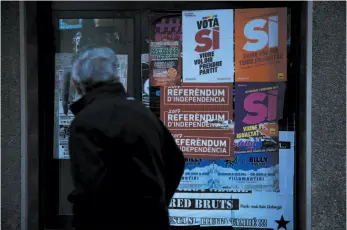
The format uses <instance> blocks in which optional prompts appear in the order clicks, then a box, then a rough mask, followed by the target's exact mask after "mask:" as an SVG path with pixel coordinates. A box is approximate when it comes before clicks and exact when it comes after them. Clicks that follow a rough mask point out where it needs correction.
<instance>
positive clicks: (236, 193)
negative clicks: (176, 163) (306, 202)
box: [169, 131, 294, 230]
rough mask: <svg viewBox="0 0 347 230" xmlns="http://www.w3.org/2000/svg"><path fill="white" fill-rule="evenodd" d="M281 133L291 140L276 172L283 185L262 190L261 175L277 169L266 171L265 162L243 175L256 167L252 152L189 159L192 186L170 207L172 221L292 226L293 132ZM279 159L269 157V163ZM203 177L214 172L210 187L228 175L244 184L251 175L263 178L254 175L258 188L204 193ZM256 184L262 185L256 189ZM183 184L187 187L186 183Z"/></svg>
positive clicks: (281, 153) (282, 151)
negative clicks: (215, 158) (218, 158)
mask: <svg viewBox="0 0 347 230" xmlns="http://www.w3.org/2000/svg"><path fill="white" fill-rule="evenodd" d="M279 136H280V141H282V142H287V144H288V145H286V147H287V148H286V149H280V150H279V160H278V163H277V164H276V168H277V171H275V172H274V173H275V174H276V175H277V176H276V177H277V181H279V185H276V186H277V187H278V188H279V190H277V191H276V190H275V191H271V192H266V191H264V190H263V191H261V190H259V188H260V187H261V186H262V184H263V180H262V178H264V179H265V178H266V177H268V178H269V175H270V177H271V174H273V172H270V173H265V172H264V168H262V167H261V166H260V165H258V166H254V168H253V170H254V175H246V174H244V173H245V172H247V171H249V170H247V168H248V169H250V168H251V167H253V166H252V164H253V162H252V161H253V159H251V158H250V156H251V155H252V154H243V155H244V157H243V158H242V159H241V158H239V159H240V161H238V162H237V161H236V160H234V161H213V160H200V159H193V160H188V159H187V161H186V169H185V173H187V172H190V175H189V177H190V182H187V180H189V178H188V175H187V174H185V175H183V178H182V181H181V184H182V183H184V184H185V187H186V188H188V187H189V184H190V190H191V191H176V193H175V195H174V197H173V199H172V200H171V204H170V207H169V212H170V224H171V225H176V226H188V225H199V226H202V227H212V226H232V227H233V228H234V229H245V230H246V229H247V230H249V229H262V230H273V229H281V228H283V229H287V230H293V228H294V220H293V181H294V180H293V179H294V132H282V131H281V132H280V133H279ZM288 142H289V143H288ZM257 154H260V155H261V154H264V155H265V154H273V153H257ZM236 155H237V154H236ZM236 155H235V159H236V158H237V156H236ZM241 155H242V154H241ZM239 156H240V155H239ZM243 161H244V163H243ZM274 162H275V161H273V162H272V163H270V161H269V165H271V164H273V163H274ZM243 165H244V167H243ZM270 168H271V167H268V169H270ZM228 174H229V175H228ZM201 177H205V178H207V177H209V181H210V185H211V186H218V182H217V181H218V180H219V181H220V182H222V181H223V179H222V178H223V177H239V178H240V179H241V180H235V182H233V186H236V185H238V186H239V187H242V186H244V185H245V184H247V183H248V184H250V181H251V178H254V179H255V178H260V179H256V180H254V179H252V181H253V182H252V183H253V186H254V189H249V190H242V189H238V188H234V189H233V190H229V191H228V192H223V191H222V190H220V191H215V190H213V191H212V190H211V192H201V191H200V190H199V189H197V188H200V187H201V186H200V185H199V182H195V181H199V180H201V179H200V178H201ZM207 181H208V180H207ZM219 184H221V183H219ZM256 184H258V185H260V186H259V187H258V188H256V187H255V185H256ZM180 187H181V188H182V185H180ZM225 190H226V189H225Z"/></svg>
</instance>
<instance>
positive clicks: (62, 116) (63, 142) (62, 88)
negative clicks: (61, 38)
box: [54, 53, 128, 159]
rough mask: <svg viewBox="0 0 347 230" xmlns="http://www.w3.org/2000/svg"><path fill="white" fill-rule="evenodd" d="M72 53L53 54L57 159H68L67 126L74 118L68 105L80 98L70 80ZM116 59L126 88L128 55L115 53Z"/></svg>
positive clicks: (55, 155)
mask: <svg viewBox="0 0 347 230" xmlns="http://www.w3.org/2000/svg"><path fill="white" fill-rule="evenodd" d="M74 55H75V54H74V53H57V54H56V55H55V73H56V77H55V79H56V80H55V100H54V108H55V115H54V117H55V119H54V124H55V132H54V133H55V135H54V143H55V144H54V146H55V148H54V149H55V150H54V157H55V158H58V159H69V150H68V138H69V127H70V123H71V121H72V120H73V118H74V115H73V114H72V112H71V111H70V109H69V107H70V105H71V104H72V103H73V102H75V101H77V100H78V99H79V98H80V96H79V95H78V93H77V90H76V88H75V87H74V84H72V81H71V67H72V59H73V56H74ZM117 59H118V65H117V69H118V76H119V77H120V81H121V83H122V84H123V85H124V87H125V88H127V87H126V86H127V71H128V55H117Z"/></svg>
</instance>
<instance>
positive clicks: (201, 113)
mask: <svg viewBox="0 0 347 230" xmlns="http://www.w3.org/2000/svg"><path fill="white" fill-rule="evenodd" d="M232 87H233V86H232V84H231V83H211V84H204V83H182V85H181V86H165V87H162V88H161V97H160V118H161V120H162V121H163V122H164V124H165V125H166V126H167V127H168V128H169V130H170V131H171V133H172V134H173V136H174V137H175V138H176V142H177V144H178V145H179V146H180V148H181V149H182V151H183V152H184V154H185V157H186V158H212V159H232V158H233V152H234V148H233V137H234V135H233V134H234V123H233V104H232V101H233V99H232Z"/></svg>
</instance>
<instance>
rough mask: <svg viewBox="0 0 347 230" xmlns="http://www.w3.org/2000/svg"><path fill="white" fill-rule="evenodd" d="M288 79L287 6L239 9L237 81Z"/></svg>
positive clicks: (236, 29) (237, 11)
mask: <svg viewBox="0 0 347 230" xmlns="http://www.w3.org/2000/svg"><path fill="white" fill-rule="evenodd" d="M286 80H287V9H286V8H259V9H239V10H235V82H277V81H286Z"/></svg>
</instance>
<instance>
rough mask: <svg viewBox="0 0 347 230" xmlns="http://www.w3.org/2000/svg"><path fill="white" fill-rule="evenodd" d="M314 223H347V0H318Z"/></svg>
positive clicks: (314, 69) (317, 226) (314, 79)
mask: <svg viewBox="0 0 347 230" xmlns="http://www.w3.org/2000/svg"><path fill="white" fill-rule="evenodd" d="M312 30H313V34H312V53H313V54H312V59H313V63H312V65H313V66H312V229H313V230H322V229H336V230H340V229H341V230H342V229H346V187H345V186H346V168H345V163H346V139H345V138H346V2H342V1H341V2H318V1H315V2H313V28H312Z"/></svg>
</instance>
